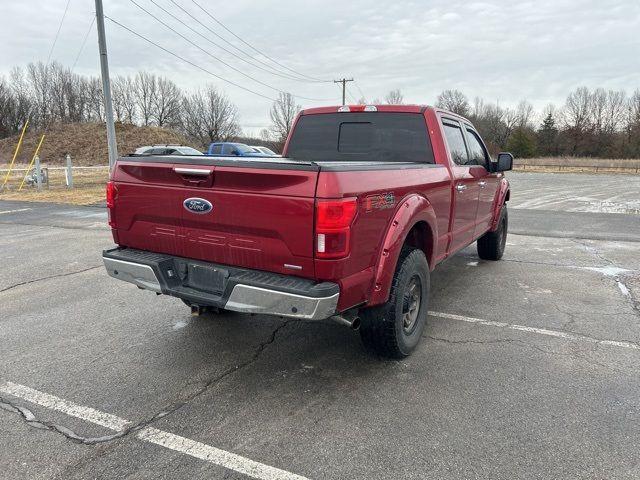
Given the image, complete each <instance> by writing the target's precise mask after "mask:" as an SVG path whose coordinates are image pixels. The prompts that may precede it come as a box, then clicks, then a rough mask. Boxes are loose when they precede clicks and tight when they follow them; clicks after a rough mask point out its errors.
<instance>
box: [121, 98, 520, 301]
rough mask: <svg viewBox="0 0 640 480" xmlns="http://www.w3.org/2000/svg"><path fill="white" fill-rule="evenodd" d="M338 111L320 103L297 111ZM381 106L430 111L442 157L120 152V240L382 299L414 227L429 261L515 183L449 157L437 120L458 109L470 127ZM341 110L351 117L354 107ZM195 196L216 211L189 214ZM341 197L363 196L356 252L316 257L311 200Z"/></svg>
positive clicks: (348, 295) (481, 220) (456, 243)
mask: <svg viewBox="0 0 640 480" xmlns="http://www.w3.org/2000/svg"><path fill="white" fill-rule="evenodd" d="M353 108H354V111H356V110H358V111H362V108H363V107H362V106H360V107H355V106H354V107H353ZM337 109H338V107H321V108H314V109H308V110H305V111H303V112H301V114H300V115H322V114H326V113H335V112H336V111H337ZM377 109H378V111H379V112H405V113H413V114H420V115H423V117H424V121H425V129H426V131H427V133H428V135H429V139H430V141H431V147H432V150H433V155H434V159H435V162H436V164H435V165H427V164H410V165H408V166H407V165H405V166H403V167H400V166H398V167H394V166H392V167H389V168H386V169H379V168H373V167H375V165H374V163H373V162H372V168H371V169H367V168H360V169H352V170H349V168H345V169H342V170H340V169H338V170H336V169H331V168H325V167H323V163H322V162H318V163H317V164H313V165H311V163H312V162H311V163H308V165H307V166H308V168H306V167H305V168H293V167H292V168H288V167H287V166H286V163H285V164H284V165H279V166H277V167H274V166H273V165H272V166H269V165H267V164H265V163H264V162H263V164H262V165H260V162H259V161H255V163H256V165H255V167H254V166H253V164H251V167H250V168H247V167H246V165H245V166H243V167H240V166H234V165H233V164H231V163H230V162H228V161H227V162H226V163H224V164H219V163H218V164H216V163H215V162H212V164H211V165H207V164H205V165H203V164H202V160H200V162H199V163H198V164H195V162H194V164H193V165H192V164H184V163H182V162H181V163H180V164H179V165H178V164H177V163H176V164H172V163H162V162H158V163H154V162H153V161H152V162H137V161H127V159H126V158H124V159H120V160H119V161H118V163H117V166H116V168H115V170H114V172H113V174H112V180H113V181H114V182H115V187H116V192H117V193H116V201H115V207H114V208H113V209H111V210H110V215H111V216H112V219H113V221H114V228H113V230H112V231H113V237H114V240H115V241H116V242H117V243H118V244H120V245H123V246H129V247H134V248H139V249H143V250H150V251H155V252H161V253H167V254H173V255H179V256H184V257H188V258H193V259H198V260H204V261H211V262H215V263H220V264H226V265H233V266H239V267H245V268H252V269H257V270H265V271H270V272H277V273H284V274H287V275H295V276H300V277H304V278H310V279H314V280H316V281H330V282H336V283H338V284H339V285H340V298H339V304H338V309H339V310H341V311H342V310H346V309H348V308H351V307H354V306H359V305H376V304H381V303H384V302H386V301H387V299H388V296H389V291H390V286H391V281H392V278H393V274H394V271H395V267H396V263H397V259H398V256H399V254H400V250H401V248H402V246H403V244H404V242H405V240H406V239H407V235H408V234H409V232H410V231H411V230H412V229H413V228H414V227H416V228H417V229H419V230H420V232H422V233H423V237H424V238H423V237H421V238H423V240H421V241H422V242H423V245H421V248H423V249H424V251H425V254H426V256H427V259H428V261H429V266H430V268H431V269H433V268H435V266H436V265H437V264H438V263H439V262H440V261H442V260H443V259H444V258H446V257H448V256H450V255H452V254H453V253H455V252H456V251H458V250H460V249H461V248H464V247H465V246H466V245H468V244H469V243H471V242H472V241H474V240H475V239H477V238H478V237H480V236H481V235H483V234H484V233H485V232H486V231H488V230H491V229H495V228H496V222H497V216H498V215H499V211H500V207H501V205H502V204H503V203H504V201H505V197H506V196H507V194H508V189H509V185H508V182H507V180H506V179H505V178H504V176H503V175H502V174H496V173H489V172H487V170H486V169H485V168H484V167H482V166H475V167H474V166H458V165H455V164H454V162H453V161H452V160H451V156H450V153H449V149H448V147H447V143H446V138H445V136H444V131H443V127H442V123H441V117H442V116H446V117H448V118H454V117H455V118H456V119H457V121H460V122H465V123H466V125H468V126H469V127H470V128H471V125H470V123H468V121H466V120H465V119H463V118H461V117H458V116H456V115H453V114H451V113H449V112H444V111H442V110H438V109H434V108H431V107H424V106H420V105H380V106H377ZM344 115H345V118H348V115H349V113H344ZM299 118H300V116H299V117H298V118H297V119H296V122H295V123H294V127H293V128H294V129H295V128H296V125H297V122H298V119H299ZM290 138H291V135H290V136H289V139H288V140H287V143H286V144H285V148H284V152H283V157H286V155H287V152H288V148H289V141H290ZM201 158H202V157H201ZM204 158H205V163H206V157H204ZM285 160H286V159H285ZM286 161H289V160H286ZM316 165H317V166H316ZM176 167H180V168H187V169H188V168H193V169H205V170H207V172H205V173H208V174H207V175H206V178H202V177H199V178H198V177H196V178H194V177H191V176H189V175H180V174H178V173H176V172H175V170H174V168H176ZM461 184H464V185H466V186H467V188H466V189H464V191H463V193H461V192H459V191H458V190H457V189H456V187H457V186H458V185H461ZM190 197H197V198H200V199H204V200H207V201H208V202H210V203H211V204H212V205H213V210H212V214H208V215H197V214H194V213H192V212H189V211H187V210H186V209H185V208H184V207H183V202H184V200H186V199H187V198H190ZM343 198H355V199H357V212H356V214H355V217H354V219H353V221H352V223H351V226H350V230H349V242H350V243H349V245H350V248H349V254H348V256H346V257H345V258H338V259H320V258H316V257H315V256H314V251H315V249H316V242H317V239H316V238H315V237H316V235H315V233H314V229H315V219H314V215H315V202H316V200H317V199H318V200H319V199H343ZM286 265H289V267H287V266H286ZM291 266H295V268H296V269H292V268H291Z"/></svg>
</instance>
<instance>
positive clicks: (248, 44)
mask: <svg viewBox="0 0 640 480" xmlns="http://www.w3.org/2000/svg"><path fill="white" fill-rule="evenodd" d="M191 1H192V2H193V3H194V4H195V5H196V6H197V7H198V8H199V9H200V10H202V11H203V12H204V13H205V15H207V16H208V17H209V18H211V19H212V20H213V21H214V22H216V23H217V24H218V25H220V26H221V27H222V28H224V29H225V30H226V31H227V32H229V33H230V34H231V35H233V36H234V37H236V38H237V39H238V40H240V41H241V42H242V43H244V44H245V45H246V46H247V47H249V48H251V49H252V50H253V51H255V52H257V53H258V54H260V55H262V56H263V57H265V58H268V59H269V60H271V61H272V62H273V63H275V64H276V65H279V66H280V67H282V68H285V69H287V70H289V71H290V72H292V73H295V74H296V75H298V76H300V77H305V78H308V79H310V80H314V81H316V82H322V83H330V82H331V80H321V79H319V78H314V77H311V76H309V75H305V74H304V73H300V72H297V71H296V70H293V69H292V68H289V67H287V66H286V65H283V64H281V63H280V62H278V61H277V60H274V59H273V58H271V57H270V56H269V55H267V54H266V53H264V52H262V51H260V50H258V49H257V48H256V47H254V46H253V45H251V44H250V43H248V42H246V41H245V40H243V39H242V38H241V37H239V36H238V35H236V34H235V33H233V32H232V31H231V30H229V29H228V28H227V27H226V26H225V24H224V23H222V22H221V21H220V20H218V19H217V18H216V17H214V16H213V15H211V14H210V13H209V12H207V11H206V10H205V9H204V8H203V7H202V6H201V5H200V4H199V3H198V2H196V0H191Z"/></svg>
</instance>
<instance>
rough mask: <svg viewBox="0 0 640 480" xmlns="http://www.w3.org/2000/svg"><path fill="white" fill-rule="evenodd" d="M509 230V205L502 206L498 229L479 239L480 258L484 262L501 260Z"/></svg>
mask: <svg viewBox="0 0 640 480" xmlns="http://www.w3.org/2000/svg"><path fill="white" fill-rule="evenodd" d="M508 228H509V214H508V212H507V205H506V204H504V205H502V208H501V209H500V218H499V220H498V228H497V229H496V230H495V231H493V232H487V233H485V234H484V235H483V236H481V237H480V238H479V239H478V256H479V257H480V258H481V259H483V260H500V259H501V258H502V255H503V254H504V247H505V246H506V244H507V229H508Z"/></svg>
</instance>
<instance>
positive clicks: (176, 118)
mask: <svg viewBox="0 0 640 480" xmlns="http://www.w3.org/2000/svg"><path fill="white" fill-rule="evenodd" d="M111 96H112V103H113V113H114V119H115V121H116V122H122V123H130V124H136V125H145V126H156V127H163V128H171V129H174V130H177V131H179V132H181V133H183V134H185V135H187V136H188V137H190V138H191V139H193V141H194V142H195V143H197V144H198V146H200V147H204V146H206V145H208V144H209V143H210V142H213V141H219V140H222V141H226V140H229V139H232V138H235V137H237V136H239V135H241V133H242V130H241V128H240V125H239V123H238V120H239V116H238V108H237V107H236V105H234V104H233V103H232V102H231V100H230V99H229V98H228V97H227V96H226V95H224V93H222V92H219V91H218V90H217V89H216V88H215V87H213V86H212V85H208V86H206V87H204V88H202V89H199V90H197V91H194V92H184V91H183V90H181V89H180V88H179V87H178V86H177V85H176V84H175V83H174V82H173V81H171V80H169V79H168V78H165V77H163V76H159V75H155V74H152V73H148V72H143V71H141V72H138V73H137V74H135V75H133V76H117V77H114V78H112V79H111ZM27 119H29V122H30V125H31V126H32V127H33V128H35V129H44V128H46V127H47V126H48V125H50V124H51V123H70V122H101V121H104V103H103V96H102V83H101V81H100V79H99V78H98V77H94V76H84V75H79V74H77V73H73V72H72V71H71V69H69V68H66V67H64V66H63V65H61V64H59V63H57V62H53V63H51V64H48V65H45V64H44V63H42V62H39V63H30V64H29V65H27V66H26V68H21V67H15V68H13V69H12V70H11V72H10V74H9V75H8V77H0V138H4V137H7V136H11V135H15V134H16V133H19V131H20V129H21V128H22V126H23V124H24V122H25V121H26V120H27Z"/></svg>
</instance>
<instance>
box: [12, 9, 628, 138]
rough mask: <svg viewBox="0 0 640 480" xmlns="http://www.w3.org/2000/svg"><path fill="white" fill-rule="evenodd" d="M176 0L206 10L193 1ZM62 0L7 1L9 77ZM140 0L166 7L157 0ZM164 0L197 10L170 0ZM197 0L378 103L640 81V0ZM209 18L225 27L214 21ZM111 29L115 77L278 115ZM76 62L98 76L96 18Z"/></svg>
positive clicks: (68, 55)
mask: <svg viewBox="0 0 640 480" xmlns="http://www.w3.org/2000/svg"><path fill="white" fill-rule="evenodd" d="M176 1H178V3H180V4H181V5H183V6H184V7H185V8H187V9H188V10H190V11H192V12H193V13H194V14H196V15H197V16H198V18H200V19H201V20H203V21H204V20H205V18H206V17H204V16H203V14H202V13H201V12H199V11H198V9H197V7H195V6H194V5H193V3H192V2H191V1H190V0H176ZM65 2H66V0H47V1H44V0H30V1H28V2H10V1H9V0H0V9H1V10H0V11H2V12H3V14H2V17H3V20H4V22H3V28H2V29H0V44H1V45H2V46H3V49H2V55H0V72H4V73H5V74H6V73H8V72H9V70H10V68H11V67H12V66H14V65H24V64H26V63H28V62H30V61H37V60H45V59H46V56H47V54H48V51H49V48H50V45H51V42H52V40H53V37H54V35H55V31H56V29H57V26H58V22H59V19H60V17H61V15H62V11H63V9H64V5H65ZM139 2H140V3H141V4H142V5H144V6H145V8H148V9H149V10H151V11H153V12H154V13H155V12H159V11H158V9H157V8H155V7H154V6H153V5H152V4H151V3H150V2H149V0H139ZM157 2H158V3H160V4H161V5H163V6H164V7H165V8H167V9H169V10H171V11H172V12H175V14H176V15H177V16H178V17H180V18H184V19H185V21H186V20H187V18H186V17H185V16H184V15H183V14H181V13H180V11H179V10H178V9H177V8H175V6H173V5H172V4H171V3H170V2H169V0H157ZM201 4H202V5H203V6H205V7H206V8H207V9H208V10H209V11H211V12H212V13H213V14H214V15H216V17H217V18H219V19H220V20H221V21H223V22H224V23H225V24H226V25H227V26H228V27H229V28H231V29H232V30H234V31H235V32H236V33H237V34H239V35H240V36H242V37H243V38H245V39H246V40H247V41H249V42H250V43H252V44H255V45H256V46H257V47H258V48H260V49H262V50H264V51H265V52H267V53H268V54H269V55H271V56H273V57H274V58H276V59H278V60H279V61H280V62H281V63H283V64H285V65H287V66H289V67H291V68H294V69H296V70H298V71H301V72H304V73H306V74H308V75H313V76H315V77H321V78H327V79H333V78H337V77H341V76H343V75H346V76H351V75H352V76H354V77H355V78H356V80H357V81H358V85H359V87H361V89H362V90H363V92H364V93H365V94H366V96H367V98H368V99H369V100H371V99H373V98H383V97H384V95H385V93H386V92H388V91H389V90H391V89H393V88H400V89H401V90H402V91H403V93H404V96H405V99H406V101H409V102H415V103H432V102H433V101H434V100H435V97H436V95H437V94H438V93H439V92H440V91H442V90H444V89H447V88H458V89H460V90H462V91H463V92H465V93H466V94H467V95H468V96H469V97H470V98H473V97H475V96H480V97H483V98H484V99H485V100H487V101H495V100H499V101H500V103H501V104H505V105H509V104H511V105H514V104H516V103H517V102H518V101H519V100H521V99H523V98H526V99H527V100H529V101H530V102H532V103H533V104H534V105H535V106H536V107H538V108H542V107H543V106H544V105H545V104H546V103H548V102H554V103H557V104H560V103H562V102H563V101H564V98H565V96H566V94H567V93H568V92H569V91H571V90H572V89H574V88H576V87H577V86H580V85H586V86H589V87H597V86H601V87H604V88H612V89H625V90H627V91H632V90H634V89H635V88H638V87H640V71H639V70H638V68H637V62H636V58H637V55H638V54H637V52H638V51H639V50H640V48H639V47H640V36H639V35H638V27H639V25H638V18H640V3H639V2H638V1H637V0H620V1H618V2H615V3H613V2H602V1H597V0H570V1H569V0H565V1H563V0H553V1H551V0H540V1H536V2H528V1H526V2H514V1H470V2H469V1H463V0H449V1H444V0H430V1H410V0H396V1H395V2H386V1H385V2H380V1H371V0H368V1H365V0H352V1H349V2H345V1H344V0H342V1H338V0H325V1H304V2H302V1H295V0H281V1H271V2H265V1H263V2H255V1H249V0H237V1H235V2H226V3H222V2H207V1H206V0H201ZM105 12H106V13H107V14H108V15H110V16H112V17H113V18H115V19H117V20H119V21H121V22H122V23H125V24H126V25H128V26H130V27H132V28H134V29H135V30H137V31H139V32H140V33H141V34H143V35H145V36H148V37H149V38H151V39H153V40H155V41H157V42H159V43H161V44H162V45H164V46H166V47H167V48H170V49H171V50H173V51H175V52H176V53H179V54H180V55H183V56H184V57H186V58H188V59H189V60H191V61H195V62H196V63H199V64H201V65H202V66H203V67H205V68H207V69H209V70H211V71H213V72H215V73H217V74H219V75H220V76H223V77H225V78H228V79H229V80H232V81H234V82H237V83H240V84H242V85H245V86H247V87H248V88H252V89H255V90H258V91H260V92H262V93H264V94H266V95H269V96H275V95H276V93H275V92H273V91H271V90H269V89H266V88H264V87H262V86H260V85H258V84H256V83H254V82H251V81H250V80H248V79H246V78H244V77H243V76H241V75H240V74H238V73H236V72H234V71H232V70H230V69H228V68H227V67H224V66H222V65H220V64H219V63H217V62H215V61H214V60H212V59H210V58H208V57H207V56H205V55H204V54H203V53H202V52H201V51H199V50H198V49H196V48H194V47H192V46H190V45H189V44H188V43H186V42H184V41H183V40H181V39H180V38H179V37H177V36H176V35H174V34H172V33H171V32H169V31H166V30H165V29H164V27H162V26H161V25H159V24H157V23H156V22H155V20H153V19H151V18H149V17H147V16H146V15H145V14H144V13H143V12H141V11H140V10H138V9H137V8H136V7H135V6H134V5H133V4H132V3H130V2H129V1H127V0H105ZM92 14H93V2H91V1H87V0H84V1H82V0H71V5H70V8H69V13H68V15H67V18H66V20H65V24H64V27H63V30H62V33H61V36H60V39H59V40H58V43H57V46H56V49H55V52H54V55H53V58H54V59H56V60H58V61H60V62H62V63H64V64H67V65H71V63H73V60H74V58H75V56H76V54H77V52H78V48H79V45H80V42H81V40H82V37H83V36H84V34H85V32H86V29H87V28H88V26H89V22H90V21H91V17H92ZM160 14H161V13H160ZM161 15H162V14H161ZM169 21H170V23H172V25H174V24H175V22H173V21H171V20H169ZM189 23H190V25H192V26H193V27H194V28H198V29H199V30H201V28H200V27H199V26H198V25H197V24H194V23H193V22H192V21H189ZM175 28H176V29H177V30H179V31H180V32H181V33H184V34H185V35H187V36H189V37H190V38H192V39H193V40H194V41H195V42H197V43H198V44H199V45H201V46H202V47H203V48H206V49H208V50H209V51H211V53H212V54H214V55H217V56H220V57H221V58H223V59H224V60H225V61H227V62H228V63H231V64H233V65H234V66H236V67H237V68H240V69H242V70H243V71H245V72H246V73H248V74H250V75H253V76H256V77H259V78H260V79H261V80H262V81H264V82H266V83H269V84H271V85H274V86H275V87H277V88H279V89H281V90H285V91H290V92H292V93H294V94H297V95H302V96H308V97H320V98H327V97H332V98H334V99H335V100H331V101H329V102H312V101H306V100H300V101H299V103H300V104H302V105H303V106H311V105H317V104H335V103H337V102H338V101H339V96H340V92H339V89H338V87H337V86H336V85H334V84H333V83H329V84H305V83H299V82H294V81H288V80H284V79H282V78H278V77H275V76H270V75H266V74H264V73H261V72H260V71H258V70H255V69H250V68H249V67H247V66H246V65H244V64H242V63H241V62H239V61H237V60H235V59H233V58H232V57H230V56H229V55H227V54H225V53H224V52H221V51H219V50H216V49H215V47H213V46H212V45H210V44H208V43H207V42H205V41H204V40H202V39H201V38H198V37H197V36H195V35H194V34H191V33H190V32H188V31H187V30H185V29H184V28H183V27H181V26H180V25H175ZM211 28H214V29H215V30H216V31H217V32H218V33H220V34H221V35H226V32H224V31H223V30H222V29H221V28H220V27H219V26H217V25H215V24H213V23H212V24H211ZM203 33H204V34H206V35H210V34H208V33H207V32H206V31H203ZM107 36H108V42H109V55H110V67H111V72H112V74H113V75H117V74H130V73H134V72H135V71H137V70H139V69H145V70H149V71H154V72H157V73H160V74H163V75H166V76H167V77H169V78H171V79H172V80H174V81H175V82H176V83H178V84H179V85H180V86H181V87H183V88H185V89H193V88H197V87H198V86H201V85H204V84H206V83H213V84H215V85H217V86H218V87H219V88H220V89H221V90H224V91H225V92H226V93H227V94H228V95H229V96H230V97H231V98H232V100H233V101H234V102H235V103H236V104H238V106H239V109H240V115H241V123H242V124H243V125H244V126H245V127H249V129H250V130H257V129H258V128H259V127H261V126H266V125H267V124H268V123H269V120H268V109H269V107H270V102H269V101H268V100H265V99H262V98H260V97H255V96H253V95H251V94H248V93H246V92H243V91H242V90H239V89H237V88H235V87H232V86H230V85H226V84H224V83H222V82H220V81H218V80H216V79H214V78H212V77H210V76H208V75H207V74H205V73H203V72H200V71H198V70H195V69H194V68H193V67H191V66H189V65H186V64H184V63H181V62H180V61H178V60H176V59H174V58H172V57H170V56H168V55H167V54H165V53H163V52H162V51H159V50H157V49H155V48H154V47H152V46H150V45H148V44H146V43H144V42H143V41H142V40H140V39H137V38H135V37H132V36H131V34H129V33H128V32H125V31H123V30H121V29H120V28H119V27H117V26H116V25H113V24H110V23H108V22H107ZM211 38H212V39H213V40H216V39H215V38H214V37H211ZM229 38H230V39H231V37H229ZM216 41H217V40H216ZM245 67H247V68H246V69H245ZM77 71H78V72H79V73H84V74H94V75H95V74H97V73H98V54H97V46H96V37H95V29H94V32H93V34H92V35H91V37H90V39H89V42H88V43H87V46H86V48H85V51H84V52H83V55H82V56H81V58H80V61H79V63H78V67H77ZM350 91H351V94H352V96H354V97H356V98H358V97H360V96H361V95H360V93H359V91H358V89H357V88H356V87H355V86H353V85H350Z"/></svg>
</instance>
